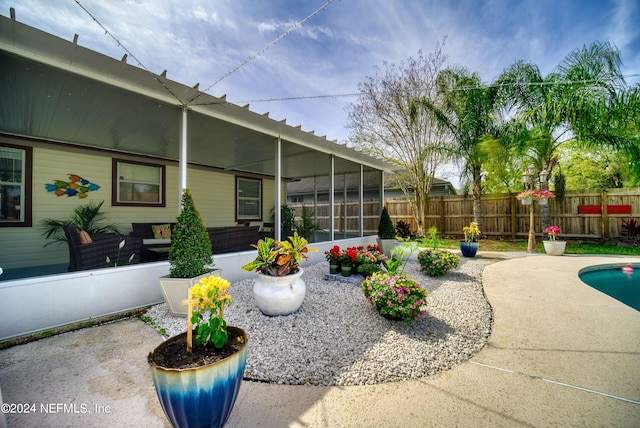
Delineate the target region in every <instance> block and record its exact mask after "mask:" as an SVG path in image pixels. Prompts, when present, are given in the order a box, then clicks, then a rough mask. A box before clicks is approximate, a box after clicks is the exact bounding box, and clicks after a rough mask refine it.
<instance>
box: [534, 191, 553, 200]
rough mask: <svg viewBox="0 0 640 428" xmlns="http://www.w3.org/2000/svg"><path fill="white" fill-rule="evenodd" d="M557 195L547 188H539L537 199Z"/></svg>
mask: <svg viewBox="0 0 640 428" xmlns="http://www.w3.org/2000/svg"><path fill="white" fill-rule="evenodd" d="M555 197H556V195H554V194H553V192H552V191H550V190H547V189H542V190H538V191H537V192H536V199H552V198H555Z"/></svg>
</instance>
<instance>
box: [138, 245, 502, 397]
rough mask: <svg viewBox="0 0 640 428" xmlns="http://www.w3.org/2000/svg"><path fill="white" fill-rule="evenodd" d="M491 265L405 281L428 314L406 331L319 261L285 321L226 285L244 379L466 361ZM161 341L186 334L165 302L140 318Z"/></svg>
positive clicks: (390, 372) (322, 379) (287, 379)
mask: <svg viewBox="0 0 640 428" xmlns="http://www.w3.org/2000/svg"><path fill="white" fill-rule="evenodd" d="M494 261H495V260H487V259H479V258H474V259H464V258H462V259H461V262H460V266H459V267H458V268H457V269H455V270H453V271H450V272H449V273H448V274H447V275H445V276H444V277H442V278H430V277H428V276H426V275H424V274H422V273H420V266H419V264H418V263H417V262H415V261H411V262H409V263H408V264H407V266H406V272H407V273H408V274H409V276H411V277H413V278H414V279H416V280H417V281H418V282H419V283H420V284H421V285H422V286H423V287H424V288H425V289H427V290H428V291H429V295H428V297H427V307H428V310H427V314H425V315H423V316H422V317H420V318H417V319H416V320H414V321H413V322H412V323H411V324H410V325H408V326H406V325H404V324H403V323H402V322H401V321H389V320H387V319H385V318H383V317H382V316H380V315H379V314H378V312H377V311H376V310H375V309H374V308H373V307H372V306H371V305H370V304H369V303H367V301H366V300H365V298H364V296H363V295H362V291H361V289H360V287H359V286H354V285H352V284H346V283H344V282H339V281H327V280H325V279H324V274H325V273H328V271H329V265H328V263H326V262H322V263H318V264H315V265H311V266H307V267H305V269H304V274H303V278H304V280H305V283H306V286H307V292H306V297H305V300H304V303H303V304H302V307H301V308H300V309H299V310H298V311H297V312H295V313H293V314H291V315H287V316H280V317H268V316H265V315H263V314H262V313H261V312H260V310H259V309H258V307H257V306H256V304H255V302H254V300H253V282H254V280H253V279H249V280H244V281H240V282H236V283H233V284H231V286H230V287H229V290H228V292H229V293H230V294H231V295H232V296H233V298H234V304H233V305H232V306H231V307H229V308H225V319H226V320H227V324H228V325H234V326H238V327H241V328H243V329H244V330H246V331H247V333H248V335H249V353H248V356H247V365H246V369H245V379H248V380H254V381H264V382H273V383H277V384H293V385H300V384H310V385H325V386H329V385H339V386H345V385H372V384H377V383H384V382H394V381H401V380H407V379H413V378H420V377H424V376H429V375H433V374H435V373H439V372H442V371H445V370H448V369H451V368H452V367H454V366H456V365H458V364H460V363H463V362H465V361H467V360H469V359H470V358H471V357H472V356H473V355H474V354H476V353H477V352H478V351H480V349H482V347H483V346H484V345H485V344H486V342H487V339H488V337H489V334H490V332H491V326H492V311H491V307H490V306H489V304H488V302H487V300H486V298H485V296H484V292H483V290H482V284H481V273H482V269H483V268H484V266H486V265H487V264H490V263H492V262H494ZM146 315H147V316H149V317H150V318H151V319H153V320H154V322H155V323H156V325H157V326H158V328H164V329H165V330H166V332H167V334H168V336H173V335H176V334H179V333H182V332H184V331H185V330H186V324H187V322H186V319H185V318H178V317H173V316H171V313H170V312H169V310H168V308H167V306H166V305H165V304H161V305H157V306H154V307H152V308H150V309H149V311H148V312H147V314H146Z"/></svg>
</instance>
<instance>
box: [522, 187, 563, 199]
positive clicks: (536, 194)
mask: <svg viewBox="0 0 640 428" xmlns="http://www.w3.org/2000/svg"><path fill="white" fill-rule="evenodd" d="M555 197H556V195H554V194H553V192H552V191H550V190H547V189H542V190H536V189H527V190H523V191H522V192H520V193H518V194H517V195H516V199H517V200H519V201H521V200H522V199H524V198H533V199H535V200H538V199H551V198H555Z"/></svg>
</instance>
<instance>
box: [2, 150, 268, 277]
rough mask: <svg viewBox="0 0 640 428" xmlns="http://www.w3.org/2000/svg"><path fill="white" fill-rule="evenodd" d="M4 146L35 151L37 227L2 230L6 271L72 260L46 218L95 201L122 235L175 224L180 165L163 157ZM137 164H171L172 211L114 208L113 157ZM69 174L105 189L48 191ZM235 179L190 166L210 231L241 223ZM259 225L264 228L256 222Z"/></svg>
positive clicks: (194, 189) (168, 170) (169, 192)
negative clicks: (74, 193) (149, 225)
mask: <svg viewBox="0 0 640 428" xmlns="http://www.w3.org/2000/svg"><path fill="white" fill-rule="evenodd" d="M3 142H5V143H9V144H13V145H22V146H30V147H33V189H32V202H33V225H32V227H2V228H0V267H2V268H4V269H9V268H20V267H29V266H34V265H49V264H51V265H53V264H61V263H67V262H68V260H69V254H68V249H67V247H66V245H58V244H51V245H48V246H47V247H44V245H45V244H46V243H47V241H46V240H45V238H44V237H43V235H42V229H41V226H40V224H41V222H42V220H44V219H46V218H51V219H61V220H62V219H67V218H69V217H71V215H72V213H73V209H74V208H75V207H77V206H79V205H85V204H87V203H89V202H99V201H104V205H103V206H102V208H101V212H104V213H105V214H107V218H106V221H107V222H109V223H115V224H116V225H117V226H118V227H119V228H120V231H121V232H122V233H124V234H128V233H129V232H130V231H131V223H132V222H155V221H157V222H159V223H160V222H171V221H174V220H175V217H176V216H177V214H178V206H179V200H180V191H179V188H178V165H177V164H176V163H175V162H170V163H169V162H164V161H161V160H157V159H151V160H150V159H149V158H142V157H136V156H127V155H122V154H120V153H110V152H106V151H98V150H90V149H81V148H75V147H71V146H64V145H56V144H49V143H43V142H31V141H25V140H17V139H16V140H14V139H9V138H0V144H2V143H3ZM114 157H115V158H118V159H126V160H137V161H144V162H148V163H157V164H163V163H164V164H165V165H166V195H165V196H166V207H137V206H136V207H122V206H111V188H112V186H111V168H112V159H113V158H114ZM69 174H76V175H79V176H81V177H83V178H85V179H87V180H89V181H91V182H92V183H95V184H98V185H99V186H100V189H99V190H97V191H92V192H89V193H88V197H87V198H85V199H80V198H78V197H67V196H56V195H55V194H54V193H53V192H48V191H47V190H46V188H45V185H46V184H47V183H53V182H54V181H56V180H64V181H67V180H68V175H69ZM235 177H236V175H234V174H230V173H224V172H220V171H217V170H213V169H210V168H202V167H189V169H188V172H187V181H188V186H189V188H190V190H191V193H192V195H193V198H194V200H195V203H196V207H197V208H198V211H199V212H200V214H201V216H202V218H203V221H204V223H205V224H206V225H207V226H210V227H216V226H230V225H233V224H235V200H236V198H235ZM262 180H263V181H262V182H263V207H262V212H263V222H264V221H266V222H269V221H271V220H270V217H271V210H272V209H273V206H274V202H273V201H274V195H275V183H274V180H273V179H269V178H268V177H264V178H263V179H262ZM254 224H258V222H255V223H254Z"/></svg>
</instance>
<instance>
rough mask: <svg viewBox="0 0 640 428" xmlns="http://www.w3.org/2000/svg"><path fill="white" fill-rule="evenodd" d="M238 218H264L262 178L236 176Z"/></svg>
mask: <svg viewBox="0 0 640 428" xmlns="http://www.w3.org/2000/svg"><path fill="white" fill-rule="evenodd" d="M236 217H237V220H262V180H256V179H252V178H243V177H236Z"/></svg>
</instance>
